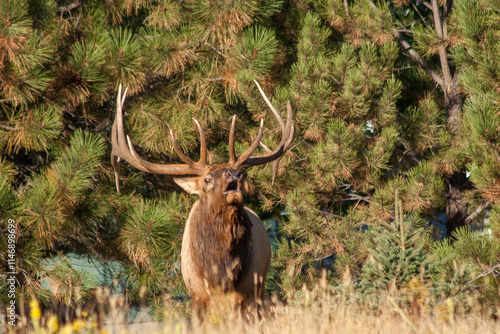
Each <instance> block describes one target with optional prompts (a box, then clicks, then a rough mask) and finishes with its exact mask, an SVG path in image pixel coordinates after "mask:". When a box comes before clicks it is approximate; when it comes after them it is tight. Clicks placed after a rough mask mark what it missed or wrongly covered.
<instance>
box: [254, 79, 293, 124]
mask: <svg viewBox="0 0 500 334" xmlns="http://www.w3.org/2000/svg"><path fill="white" fill-rule="evenodd" d="M253 82H255V84H256V85H257V88H258V89H259V92H260V95H262V98H263V99H264V101H265V102H266V104H267V106H268V107H269V109H271V111H272V113H273V114H274V117H275V118H276V120H277V121H278V123H280V127H281V132H282V133H283V134H284V133H285V123H283V119H282V118H281V115H280V113H279V112H278V111H277V110H276V109H275V108H274V106H273V105H272V103H271V101H269V99H268V98H267V96H266V93H264V91H263V90H262V88H260V85H259V83H258V82H257V80H254V81H253Z"/></svg>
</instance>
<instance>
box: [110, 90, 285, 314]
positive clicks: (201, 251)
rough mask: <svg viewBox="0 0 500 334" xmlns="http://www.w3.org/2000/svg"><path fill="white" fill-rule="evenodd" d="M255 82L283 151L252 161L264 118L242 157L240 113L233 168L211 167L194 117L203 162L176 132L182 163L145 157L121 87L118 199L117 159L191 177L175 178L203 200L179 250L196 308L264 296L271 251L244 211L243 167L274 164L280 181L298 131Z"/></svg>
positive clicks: (116, 139) (115, 151) (115, 154)
mask: <svg viewBox="0 0 500 334" xmlns="http://www.w3.org/2000/svg"><path fill="white" fill-rule="evenodd" d="M255 83H256V85H257V88H258V89H259V91H260V93H261V95H262V97H263V99H264V101H265V102H266V104H267V105H268V106H269V108H270V109H271V111H272V113H273V114H274V116H275V118H276V119H277V121H278V123H279V124H280V126H281V132H282V135H281V141H280V143H279V145H278V147H276V148H275V149H274V150H272V151H271V150H270V149H269V148H267V147H265V146H264V145H263V147H264V148H265V149H266V151H267V153H266V154H264V155H260V156H255V157H252V156H251V155H252V154H253V152H254V151H255V149H256V148H257V146H258V145H259V143H260V140H261V138H262V134H263V126H264V120H261V122H260V128H259V132H258V134H257V137H256V138H255V140H254V141H253V143H252V144H251V145H250V147H249V148H248V149H247V150H246V151H245V152H244V153H243V154H241V155H240V156H239V157H236V153H235V149H234V137H235V122H236V115H234V116H233V118H232V122H231V130H230V133H229V162H228V163H226V164H212V165H209V164H208V162H207V142H206V139H205V134H204V131H203V129H202V127H201V125H200V123H199V122H198V121H197V120H196V119H193V120H194V123H195V124H196V127H197V128H198V132H199V136H200V159H199V161H197V162H195V161H193V160H191V158H189V157H188V156H186V155H185V154H184V153H183V152H182V151H181V149H180V148H179V146H178V145H177V142H176V139H175V136H174V133H173V132H172V130H170V136H171V137H172V144H173V148H174V150H175V152H176V153H177V155H178V156H179V158H180V159H181V160H182V161H183V162H184V164H158V163H152V162H148V161H146V160H144V159H142V158H141V157H140V156H139V154H138V153H137V152H136V151H135V149H134V146H133V145H132V142H131V140H130V138H129V137H128V136H125V133H124V129H123V112H122V108H123V104H124V102H125V97H126V94H127V91H126V90H125V92H124V94H123V95H122V92H121V86H120V88H119V92H118V97H117V112H116V118H115V121H114V123H113V129H112V146H113V148H112V153H111V162H112V165H113V169H114V172H115V178H116V186H117V191H118V193H119V192H120V187H119V177H120V170H119V161H120V159H123V160H125V161H127V162H128V163H129V164H131V165H132V166H134V167H135V168H137V169H139V170H141V171H143V172H148V173H156V174H167V175H191V177H183V178H174V181H175V182H176V183H177V184H178V185H179V186H180V187H181V188H182V189H184V190H185V191H186V192H188V193H189V194H196V195H199V196H200V198H199V200H198V201H197V202H196V203H195V204H194V205H193V207H192V209H191V212H190V213H189V217H188V220H187V222H186V226H185V229H184V235H183V239H182V250H181V267H182V276H183V278H184V282H185V283H186V286H187V288H188V289H189V291H190V293H191V296H192V298H193V302H194V304H196V305H207V304H209V303H210V302H211V300H212V299H213V298H214V296H215V295H221V293H223V294H224V295H226V294H227V295H230V296H231V297H230V298H231V301H232V303H237V304H245V303H247V302H254V301H262V300H263V297H264V291H265V278H266V275H267V271H268V270H269V264H270V261H271V247H270V243H269V239H268V236H267V233H266V230H265V228H264V225H263V224H262V221H261V220H260V219H259V217H258V216H257V214H256V213H255V212H253V211H252V210H250V209H249V208H246V207H244V205H243V190H244V188H245V187H244V184H245V182H246V173H243V171H242V169H243V168H245V167H250V166H257V165H262V164H266V163H269V162H273V161H274V166H273V182H274V175H275V172H276V167H277V164H278V162H279V160H280V158H281V157H282V156H283V154H284V153H285V152H286V151H287V149H288V148H289V147H290V145H291V143H292V140H293V132H294V126H293V122H292V108H291V106H290V102H289V101H288V102H287V119H286V124H285V122H284V121H283V119H282V118H281V116H280V114H279V113H278V112H277V111H276V109H275V108H274V107H273V105H272V104H271V102H270V101H269V99H268V98H267V97H266V95H265V93H264V92H263V90H262V89H261V87H260V86H259V84H258V83H257V82H255ZM193 175H195V176H194V177H193Z"/></svg>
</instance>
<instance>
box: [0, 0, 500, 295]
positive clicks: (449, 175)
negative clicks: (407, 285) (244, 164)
mask: <svg viewBox="0 0 500 334" xmlns="http://www.w3.org/2000/svg"><path fill="white" fill-rule="evenodd" d="M443 6H445V7H443ZM498 13H499V10H498V6H497V5H496V4H495V3H494V2H493V1H489V0H476V1H473V2H468V1H462V0H457V1H448V2H446V5H444V4H440V3H439V2H437V1H434V0H433V1H431V2H429V3H428V2H422V1H391V2H382V1H350V2H347V1H340V0H317V1H316V0H315V1H313V0H311V1H309V0H308V1H302V0H298V1H287V2H284V1H271V0H252V1H227V0H220V1H216V2H213V1H211V2H206V1H201V0H193V1H181V2H178V1H170V0H154V1H135V0H123V1H115V2H109V1H104V2H103V1H99V0H87V1H84V2H83V1H76V2H71V1H58V2H57V1H54V0H31V1H24V0H5V1H2V2H1V3H0V88H1V89H0V105H1V111H0V152H1V154H2V157H1V159H0V185H1V186H0V220H1V224H0V232H1V235H2V236H3V235H5V234H4V233H3V232H5V228H6V227H5V226H6V222H7V221H8V219H15V221H16V224H17V229H18V231H19V234H18V239H17V244H16V245H17V252H18V259H19V263H18V267H19V272H20V275H19V281H20V283H21V288H20V292H22V293H24V294H29V293H32V292H33V293H36V294H39V295H48V292H47V291H46V290H44V289H43V287H41V286H40V285H39V283H38V282H39V280H38V279H37V273H42V274H43V275H45V276H44V277H53V278H54V281H57V280H58V279H59V281H60V277H62V276H61V275H63V274H64V273H66V272H68V271H71V270H73V269H71V268H69V267H68V265H67V264H68V263H69V260H67V259H69V258H71V257H70V256H68V253H75V254H77V255H78V256H86V257H89V258H96V259H98V260H99V261H102V263H105V261H106V260H114V261H119V262H120V263H122V264H123V268H125V269H124V271H125V274H126V275H127V278H128V280H127V282H129V285H128V286H127V287H126V289H128V290H127V293H128V296H130V298H131V299H132V300H133V301H137V300H138V299H140V298H142V297H141V294H140V293H139V291H140V289H141V286H145V287H146V288H148V289H147V290H148V291H149V292H148V293H147V295H146V298H156V297H157V296H158V295H160V294H161V293H163V292H169V293H173V294H174V295H177V296H184V295H183V294H184V291H183V285H182V283H181V279H180V275H179V247H180V241H181V234H182V228H183V224H184V222H185V220H186V218H187V214H188V212H189V209H190V206H191V205H192V203H193V201H194V199H192V198H189V197H188V196H186V195H184V194H182V193H181V192H180V189H179V188H177V187H176V186H175V184H174V182H173V181H172V180H171V178H169V177H160V176H157V175H151V174H145V173H139V172H138V171H137V170H136V169H135V168H133V167H131V166H129V165H128V164H122V167H121V168H122V178H121V185H122V189H123V191H122V195H119V194H117V192H116V190H115V185H114V178H113V173H112V167H111V164H110V163H109V152H110V131H111V124H112V120H113V118H114V109H115V107H116V106H115V102H114V101H115V97H116V90H117V87H118V86H119V85H120V84H122V85H124V86H126V87H128V88H129V92H130V95H129V96H130V97H129V98H128V99H127V103H126V105H125V127H126V128H127V132H128V133H129V134H130V136H131V139H132V141H133V142H134V143H135V144H136V147H137V150H138V152H139V153H140V154H141V155H143V156H145V157H147V158H148V160H152V161H156V162H161V163H176V162H179V160H178V158H177V157H176V155H175V154H173V148H172V143H171V142H170V140H169V129H173V131H174V132H175V133H176V137H177V138H178V142H179V144H180V146H181V148H182V149H183V150H184V152H186V154H187V155H189V156H191V157H192V158H194V159H196V158H197V157H196V155H197V154H198V153H197V152H198V151H199V150H198V147H197V146H198V145H199V144H198V139H197V134H196V133H195V132H196V131H195V127H194V125H193V123H192V118H193V117H194V118H196V119H198V120H200V122H201V123H202V126H203V127H204V128H205V129H206V132H207V135H208V138H209V139H208V140H209V143H208V145H209V150H210V152H209V160H210V162H211V163H216V162H223V161H227V158H228V153H227V152H228V148H227V142H228V135H229V134H228V129H229V120H230V117H231V116H232V115H233V114H236V115H237V118H238V122H237V129H236V131H237V134H238V135H237V142H236V150H237V151H239V152H241V151H243V150H244V149H245V148H246V147H247V146H248V143H249V142H251V140H252V138H255V135H256V132H257V126H256V125H257V124H258V121H260V119H261V118H264V120H265V132H266V133H265V135H264V139H263V144H264V145H265V146H268V147H274V146H275V145H276V143H277V142H279V140H280V137H279V126H278V125H277V124H276V121H275V120H274V118H273V117H272V116H271V115H269V114H268V113H267V112H266V110H267V107H266V106H265V103H264V102H263V101H262V99H261V97H260V94H259V93H258V91H257V89H256V87H255V85H254V84H253V83H252V80H254V79H256V80H258V81H259V82H260V83H261V84H262V87H263V89H264V90H265V91H266V94H267V95H268V96H269V97H270V99H271V101H272V103H273V104H274V105H275V106H276V108H277V109H278V110H279V112H281V113H284V111H285V109H286V107H285V101H287V100H290V101H291V104H292V108H293V110H294V114H295V117H294V123H295V129H296V133H295V140H294V143H293V144H292V147H291V150H290V152H288V153H287V154H286V155H285V156H284V157H283V159H282V160H281V162H280V165H279V169H278V171H277V175H276V179H275V182H274V184H273V182H272V181H273V170H272V166H259V167H254V168H251V169H250V170H248V176H249V191H248V196H247V199H248V205H249V206H250V207H252V208H253V209H255V210H256V211H258V212H259V215H260V216H261V217H263V218H275V219H276V220H277V225H278V227H277V230H276V231H274V232H276V233H277V234H278V240H277V250H276V256H275V257H274V259H273V264H272V266H273V268H272V271H271V272H272V273H273V275H272V278H273V279H272V283H274V285H273V286H278V287H280V288H281V289H283V291H284V293H285V294H287V295H293V292H294V291H295V289H297V288H299V287H301V285H302V284H303V283H304V282H305V283H310V282H311V283H312V282H313V281H315V280H317V279H319V278H320V277H321V271H322V269H324V268H328V270H329V275H328V278H329V280H330V282H332V283H337V282H338V281H339V280H340V278H341V275H342V273H343V272H344V271H345V268H346V266H347V267H349V269H350V272H351V273H352V274H353V276H354V277H359V275H360V274H361V273H362V271H363V270H365V271H367V270H368V267H366V269H361V268H362V267H363V263H365V261H366V259H367V257H368V256H369V251H368V249H369V248H370V245H371V240H370V239H369V238H368V236H370V235H371V234H368V233H365V230H366V229H367V228H371V229H373V230H375V231H379V230H380V231H382V230H383V229H382V230H381V226H386V227H387V226H390V224H391V223H390V222H391V221H394V219H395V216H394V210H393V207H394V206H395V201H394V193H395V191H397V192H398V194H399V197H400V199H401V202H402V215H403V216H404V217H412V218H411V219H412V220H415V221H422V222H427V223H428V224H430V222H434V223H436V222H438V221H439V218H437V217H436V216H437V215H438V214H439V213H442V212H445V213H447V214H448V221H447V222H446V224H447V227H448V234H449V235H450V236H451V235H453V232H452V231H453V230H455V229H456V228H457V227H459V226H461V225H470V224H472V223H473V222H482V221H489V225H488V228H490V229H491V250H490V251H491V253H488V254H489V255H488V257H487V258H488V261H490V262H491V263H488V265H489V266H490V267H493V266H494V265H495V261H498V254H497V253H498V252H497V250H498V245H499V244H500V241H499V240H500V234H499V233H500V232H499V231H500V225H499V221H500V214H499V212H500V209H499V208H498V198H499V197H500V196H499V193H498V180H499V176H498V171H499V170H500V168H499V167H500V166H498V164H499V163H498V160H499V159H498V149H499V148H498V142H500V141H499V140H498V139H499V138H498V136H499V131H498V128H499V127H498V106H497V102H496V101H498V97H497V95H498V92H497V91H498V89H497V86H498V84H497V81H498V80H496V73H497V72H498V66H497V58H498V56H497V53H495V51H496V50H497V49H498V47H497V44H498V42H497V37H496V36H497V35H498V28H499V27H498V17H497V16H498ZM438 19H439V20H438ZM258 150H264V148H259V149H258ZM257 153H258V152H257ZM486 218H487V220H485V219H486ZM388 224H389V225H388ZM405 224H406V223H405ZM405 226H406V225H405ZM410 230H411V229H410ZM394 232H395V233H396V231H394ZM380 233H382V232H380ZM409 234H411V233H410V232H409ZM456 235H457V237H456V238H457V240H461V239H460V238H461V237H458V234H456ZM5 247H7V243H6V242H4V239H3V237H2V239H0V251H2V252H1V254H4V253H5V252H3V251H4V250H5ZM450 247H452V246H450ZM483 251H486V250H485V248H481V249H480V252H483ZM490 251H488V252H490ZM436 252H437V251H436ZM417 253H418V252H417ZM417 253H415V254H417ZM419 254H420V253H419ZM482 255H484V254H482ZM482 255H481V257H480V258H483V257H482ZM58 256H61V258H58ZM474 256H475V253H474V252H472V251H471V252H469V253H464V255H463V257H464V259H465V258H467V259H469V260H470V259H473V257H474ZM65 257H66V260H64V258H65ZM47 259H51V260H50V261H54V263H59V262H58V261H60V262H61V263H62V264H61V265H60V266H59V265H58V266H55V267H53V268H52V269H50V268H49V269H48V267H47V266H42V263H46V261H49V260H47ZM495 259H496V260H495ZM44 261H45V262H44ZM50 261H49V262H50ZM64 261H66V262H64ZM63 262H64V263H63ZM417 262H418V261H417ZM417 262H415V263H417ZM482 263H483V262H482ZM1 265H2V266H3V265H4V264H3V262H2V264H1ZM3 269H4V268H3V267H2V269H1V270H0V271H1V272H4V270H3ZM453 270H455V268H454V269H453ZM490 276H491V275H490ZM75 278H79V281H78V279H76V280H75V282H76V281H78V282H80V283H82V282H83V283H85V282H87V281H86V280H85V279H84V278H85V277H84V275H81V273H80V274H75ZM0 279H2V278H1V277H0ZM80 283H79V284H80ZM83 283H82V284H83ZM82 286H84V288H82V289H83V290H85V291H89V289H90V288H88V287H89V286H90V285H89V284H83V285H82ZM66 291H70V290H66ZM0 293H1V295H2V298H3V300H4V301H5V291H1V292H0ZM85 295H88V294H85ZM41 300H42V301H44V302H45V303H50V298H48V297H47V298H45V299H44V298H41ZM58 301H61V302H63V303H67V304H70V301H69V300H67V299H66V298H65V297H64V298H63V297H60V298H59V299H58ZM78 302H81V300H79V301H78Z"/></svg>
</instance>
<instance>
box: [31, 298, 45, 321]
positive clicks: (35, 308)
mask: <svg viewBox="0 0 500 334" xmlns="http://www.w3.org/2000/svg"><path fill="white" fill-rule="evenodd" d="M30 315H31V317H32V318H34V319H36V320H38V319H40V318H41V316H42V311H41V310H40V304H39V303H38V300H36V299H32V300H30Z"/></svg>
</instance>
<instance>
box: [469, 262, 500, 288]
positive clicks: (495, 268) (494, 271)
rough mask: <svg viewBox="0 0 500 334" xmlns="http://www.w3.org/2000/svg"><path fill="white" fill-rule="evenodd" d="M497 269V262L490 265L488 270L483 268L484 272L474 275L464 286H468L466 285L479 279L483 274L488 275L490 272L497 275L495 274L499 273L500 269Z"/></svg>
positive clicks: (498, 265) (499, 267)
mask: <svg viewBox="0 0 500 334" xmlns="http://www.w3.org/2000/svg"><path fill="white" fill-rule="evenodd" d="M497 269H500V263H499V264H496V265H494V266H493V267H491V268H490V269H488V270H485V271H484V272H482V273H481V274H479V275H478V276H476V277H475V278H473V279H471V280H470V281H469V282H467V283H466V284H465V286H468V285H471V284H472V283H473V282H475V281H477V280H478V279H480V278H481V277H484V276H488V275H490V274H493V276H495V277H496V276H497V275H500V271H499V270H497Z"/></svg>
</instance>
